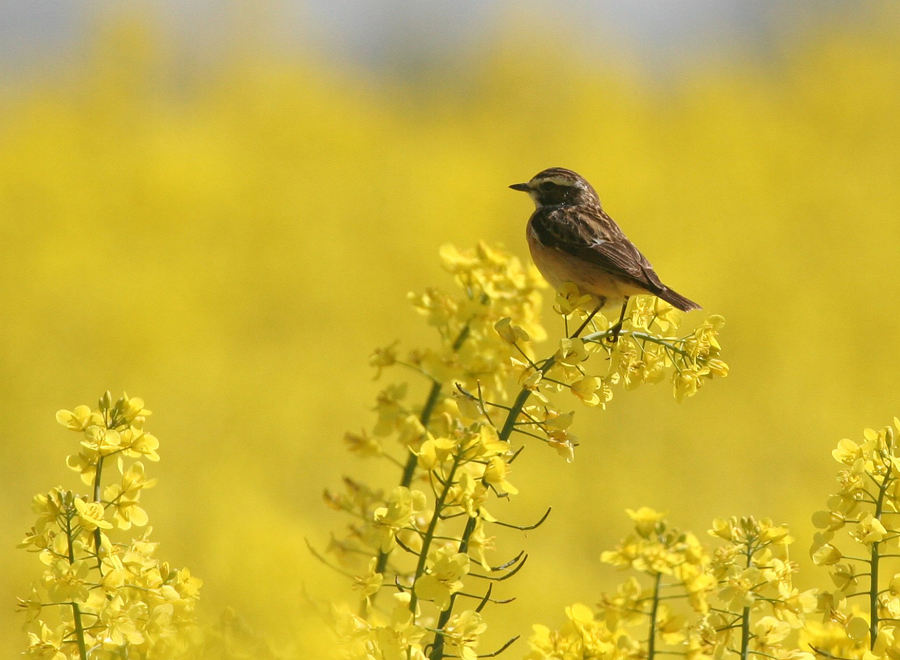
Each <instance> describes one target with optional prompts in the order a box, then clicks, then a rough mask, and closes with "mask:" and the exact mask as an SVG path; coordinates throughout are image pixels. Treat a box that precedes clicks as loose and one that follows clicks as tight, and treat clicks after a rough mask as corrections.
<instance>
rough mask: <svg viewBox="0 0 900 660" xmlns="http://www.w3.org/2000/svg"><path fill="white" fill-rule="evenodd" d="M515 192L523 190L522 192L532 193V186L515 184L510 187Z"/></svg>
mask: <svg viewBox="0 0 900 660" xmlns="http://www.w3.org/2000/svg"><path fill="white" fill-rule="evenodd" d="M510 188H512V189H513V190H521V191H522V192H530V191H531V186H529V185H528V184H527V183H514V184H512V185H511V186H510Z"/></svg>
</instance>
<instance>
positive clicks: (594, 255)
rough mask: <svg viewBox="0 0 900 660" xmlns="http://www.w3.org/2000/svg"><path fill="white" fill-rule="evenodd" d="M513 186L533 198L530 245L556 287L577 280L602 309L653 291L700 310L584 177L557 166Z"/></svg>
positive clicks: (676, 304)
mask: <svg viewBox="0 0 900 660" xmlns="http://www.w3.org/2000/svg"><path fill="white" fill-rule="evenodd" d="M510 188H512V189H513V190H521V191H523V192H527V193H528V194H529V195H530V196H531V198H532V200H534V203H535V207H536V209H535V211H534V213H533V214H532V215H531V218H530V219H529V221H528V227H527V229H526V236H527V238H528V246H529V248H530V249H531V256H532V258H533V259H534V262H535V265H536V266H537V267H538V269H539V270H540V271H541V274H542V275H543V276H544V278H545V279H546V280H547V281H548V282H549V283H550V284H551V285H552V286H553V287H554V288H557V289H558V288H559V287H560V286H561V285H562V284H563V283H564V282H573V283H575V284H576V285H578V288H579V289H580V290H581V291H582V292H584V293H589V294H591V295H592V296H594V297H595V298H597V299H598V304H599V305H601V306H602V305H603V303H605V302H607V301H608V302H617V301H624V302H626V303H627V300H628V297H629V296H633V295H639V294H648V293H649V294H652V295H654V296H658V297H659V298H662V299H663V300H665V301H666V302H668V303H670V304H671V305H673V306H674V307H677V308H678V309H680V310H682V311H685V312H687V311H690V310H692V309H700V305H698V304H697V303H695V302H693V301H692V300H689V299H688V298H685V297H684V296H682V295H681V294H679V293H677V292H675V291H673V290H672V289H670V288H669V287H667V286H666V285H665V284H663V283H662V281H661V280H660V279H659V277H658V276H657V274H656V272H655V271H654V270H653V266H651V265H650V262H649V261H647V258H646V257H645V256H644V255H643V254H641V252H640V250H638V249H637V248H636V247H635V246H634V244H633V243H632V242H631V241H629V240H628V239H627V238H626V237H625V234H624V233H623V232H622V230H621V229H619V226H618V225H617V224H616V223H615V222H614V221H613V219H612V218H610V217H609V216H608V215H607V214H606V212H605V211H604V210H603V207H602V206H601V205H600V197H599V196H598V195H597V192H596V191H595V190H594V189H593V188H592V187H591V184H589V183H588V182H587V181H586V180H585V179H584V178H583V177H581V176H579V175H578V174H576V173H575V172H573V171H572V170H567V169H564V168H561V167H553V168H550V169H547V170H544V171H543V172H540V173H538V174H536V175H535V176H534V177H533V178H532V179H531V181H529V182H528V183H517V184H514V185H512V186H510ZM622 312H623V315H624V308H623V310H622Z"/></svg>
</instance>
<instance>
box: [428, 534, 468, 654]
mask: <svg viewBox="0 0 900 660" xmlns="http://www.w3.org/2000/svg"><path fill="white" fill-rule="evenodd" d="M477 523H478V518H477V517H476V518H469V519H468V520H467V521H466V528H465V529H464V530H463V534H462V537H461V538H460V541H459V552H460V554H465V553H466V552H468V550H469V539H470V538H471V537H472V532H474V531H475V525H476V524H477ZM455 602H456V594H453V595H452V596H450V605H449V606H448V607H447V609H446V610H444V611H443V612H441V616H440V617H438V622H437V629H438V630H439V631H440V630H443V628H444V626H446V625H447V622H448V621H449V620H450V613H451V612H453V603H455ZM443 657H444V635H443V634H441V633H440V632H436V633H435V634H434V645H433V647H432V649H431V653H429V654H428V660H443Z"/></svg>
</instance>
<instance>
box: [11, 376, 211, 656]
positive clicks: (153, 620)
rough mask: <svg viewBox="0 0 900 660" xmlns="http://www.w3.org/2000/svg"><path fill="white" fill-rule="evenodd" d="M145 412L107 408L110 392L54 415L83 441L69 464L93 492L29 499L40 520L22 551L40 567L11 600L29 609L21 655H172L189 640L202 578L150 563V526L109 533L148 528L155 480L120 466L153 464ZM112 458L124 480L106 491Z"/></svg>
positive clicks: (126, 402)
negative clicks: (143, 501) (145, 495)
mask: <svg viewBox="0 0 900 660" xmlns="http://www.w3.org/2000/svg"><path fill="white" fill-rule="evenodd" d="M148 415H150V411H149V410H145V409H144V402H143V401H142V400H141V399H137V398H129V397H128V396H124V397H122V398H120V399H119V400H118V401H116V402H113V400H112V397H111V396H110V394H109V393H108V392H107V393H106V394H105V395H104V396H103V397H102V398H101V399H100V403H99V405H98V407H97V408H95V409H93V410H92V409H91V408H89V407H88V406H78V407H77V408H75V410H74V411H68V410H61V411H59V413H57V416H56V418H57V420H58V421H59V422H60V423H61V424H63V425H64V426H66V427H67V428H69V429H70V430H72V431H75V432H77V433H80V434H81V435H82V436H83V437H82V440H81V443H80V446H81V450H80V452H79V453H78V454H72V455H70V456H69V457H68V459H67V463H68V465H69V467H70V468H71V469H73V470H75V471H76V472H78V473H79V474H80V475H81V479H82V481H83V482H84V484H86V485H87V486H89V487H90V489H91V490H90V492H91V494H90V495H89V496H81V495H78V494H77V493H76V492H74V491H71V490H63V489H62V488H54V489H52V490H51V491H50V492H49V493H47V494H40V495H37V496H35V498H34V503H33V509H34V512H35V513H36V514H37V515H38V521H37V523H36V524H35V526H34V527H32V529H31V531H30V532H29V534H28V535H27V536H26V537H25V539H24V541H22V543H21V544H20V546H19V547H22V548H25V549H27V550H29V551H32V552H36V553H39V554H40V558H41V561H42V562H43V563H44V564H45V565H46V566H47V569H46V570H45V571H44V574H43V576H42V578H41V581H40V584H39V585H36V586H33V587H32V591H31V596H30V597H29V598H27V599H19V601H18V604H19V607H21V608H22V609H23V610H25V612H26V629H28V630H29V633H28V636H29V648H28V651H27V655H28V657H34V658H43V657H52V658H54V660H68V659H69V658H75V657H77V658H79V660H87V658H88V657H98V658H101V657H102V658H112V657H126V656H127V657H129V658H135V659H140V658H158V657H166V658H179V657H183V656H184V655H185V654H187V653H188V652H189V651H190V649H191V648H192V646H193V645H194V642H195V641H196V640H195V638H196V636H197V631H198V629H197V627H196V624H195V622H194V615H193V612H194V605H195V602H196V600H197V598H198V597H199V591H198V590H199V588H200V584H201V583H200V580H198V579H197V578H195V577H192V576H191V574H190V572H189V571H188V570H187V569H182V570H180V571H179V570H174V569H171V568H170V567H169V566H168V564H165V563H162V562H159V561H158V560H157V559H155V558H153V556H152V555H153V552H154V551H155V548H156V546H155V544H153V543H151V542H150V541H149V530H147V531H145V532H144V533H143V534H141V535H140V536H139V537H138V538H135V539H132V540H131V541H130V542H118V541H114V540H113V537H112V536H111V535H112V533H113V530H114V529H115V528H118V529H119V530H128V529H131V528H132V527H143V526H145V525H146V524H147V522H148V517H147V514H146V512H145V511H144V509H142V508H141V507H140V505H139V500H140V495H141V492H142V491H143V490H144V489H146V488H150V487H152V486H154V485H155V484H156V479H146V477H145V474H144V465H143V463H142V462H141V461H137V460H134V461H133V462H131V463H130V464H127V463H126V461H127V459H137V458H142V459H147V460H150V461H156V460H159V455H158V454H157V452H156V449H157V448H158V446H159V442H158V441H157V439H156V438H155V437H154V436H152V435H150V434H149V433H147V432H146V431H145V430H144V423H145V419H146V417H147V416H148ZM111 456H115V457H116V466H117V467H118V471H119V475H120V476H121V478H120V479H119V480H117V481H116V482H114V483H110V484H109V485H107V486H106V488H103V486H102V481H101V477H102V475H103V465H104V462H105V460H106V459H108V458H109V457H111ZM65 610H71V617H68V616H65V615H64V613H63V612H64V611H65ZM54 612H56V613H58V614H59V615H58V616H54ZM88 624H90V625H88Z"/></svg>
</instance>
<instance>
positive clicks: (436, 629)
mask: <svg viewBox="0 0 900 660" xmlns="http://www.w3.org/2000/svg"><path fill="white" fill-rule="evenodd" d="M441 260H442V263H443V265H444V267H445V268H446V269H447V270H448V271H449V272H450V273H451V274H452V275H453V277H454V279H455V282H456V284H457V286H458V287H459V290H460V293H459V294H457V295H456V296H451V295H449V294H446V293H443V292H441V291H438V290H437V289H429V290H427V291H426V292H425V293H424V294H421V295H411V296H410V297H411V300H412V303H413V306H414V307H415V308H416V309H417V310H418V311H419V312H420V313H421V314H422V315H424V316H425V317H426V319H427V321H428V323H429V324H430V325H432V326H434V327H435V328H436V329H437V332H438V334H439V337H440V343H439V346H438V347H437V348H434V349H420V350H413V351H410V352H409V353H408V355H407V356H406V357H401V356H400V353H399V351H398V345H397V343H394V344H391V345H389V346H387V347H385V348H382V349H380V350H377V351H376V352H375V353H374V354H373V355H372V358H371V360H370V363H371V365H372V366H373V367H374V368H375V369H376V377H378V376H380V375H381V374H382V372H383V371H384V370H385V369H388V368H392V367H394V366H395V365H400V366H403V367H406V368H408V369H411V370H413V371H415V372H417V373H419V374H421V375H423V376H425V377H426V378H427V379H428V381H429V382H430V389H429V391H428V394H427V396H426V398H425V401H424V403H423V404H421V405H416V404H413V403H410V402H409V388H408V386H407V384H406V383H393V384H389V385H387V386H386V387H385V388H384V389H383V390H382V391H381V392H380V393H379V394H378V396H377V398H376V403H375V413H376V415H377V419H376V421H375V423H374V425H373V427H372V429H371V431H367V430H363V431H361V432H359V433H348V434H347V435H346V436H345V441H346V443H347V446H348V448H349V449H350V451H352V452H354V453H356V454H358V455H360V456H366V457H375V458H380V459H383V460H387V461H389V462H391V463H394V464H395V465H396V466H397V467H398V468H400V470H401V476H400V482H399V485H397V486H396V487H394V488H393V489H392V490H390V491H388V492H385V491H383V490H379V489H373V488H369V487H367V486H365V485H364V484H361V483H359V482H357V481H355V480H352V479H347V478H345V481H344V486H345V489H344V491H343V492H331V491H326V493H325V499H326V503H327V504H328V505H329V506H331V507H332V508H334V509H337V510H340V511H344V512H346V513H349V514H350V515H351V516H352V517H353V518H354V523H353V524H352V526H351V527H350V531H349V534H348V535H347V536H345V537H344V538H333V539H332V541H331V544H330V546H329V550H330V551H331V553H332V554H333V555H334V556H335V557H336V558H337V559H338V560H339V562H340V564H341V565H342V566H341V567H340V568H339V569H338V570H341V571H344V572H345V573H346V574H347V575H348V577H350V578H351V579H352V583H353V586H354V588H355V589H356V590H357V591H358V593H359V594H360V605H359V607H358V609H357V610H356V611H355V612H351V611H342V612H337V613H336V614H335V628H336V629H337V630H338V637H339V639H340V640H341V644H342V648H343V650H344V652H345V654H346V657H347V658H367V659H368V658H394V657H397V658H400V657H403V658H407V657H409V658H416V657H424V655H426V654H427V655H428V657H429V658H431V659H438V660H439V659H440V658H442V657H444V654H445V652H446V653H451V654H453V655H456V656H459V657H463V658H474V657H476V655H477V651H476V650H475V649H476V648H477V646H478V638H479V636H480V634H481V633H482V632H483V631H484V629H485V628H486V624H485V622H484V621H483V619H482V616H481V610H482V608H483V607H484V606H486V605H487V604H488V603H502V602H504V601H498V600H496V599H493V598H492V597H491V594H492V587H491V586H487V585H491V584H493V583H494V582H495V581H498V580H503V579H506V577H509V576H510V575H512V574H514V573H515V572H516V571H517V570H518V568H519V567H520V566H521V565H522V562H521V560H522V555H520V556H519V557H517V558H516V559H514V560H513V561H511V562H507V563H506V564H504V565H502V566H500V567H497V568H492V567H491V564H490V563H489V562H488V559H487V556H486V555H487V553H488V552H489V551H490V550H491V549H492V547H493V538H492V537H491V536H490V535H489V534H488V532H487V528H488V527H489V526H490V525H494V524H497V525H506V526H510V527H515V526H514V525H509V524H507V523H503V522H501V521H498V520H496V518H495V517H494V515H493V514H492V513H491V509H492V502H493V501H494V500H496V498H509V497H511V496H513V495H516V494H517V493H518V492H519V491H518V488H517V486H516V485H515V484H514V483H513V481H514V480H513V479H512V476H511V474H512V464H513V461H514V460H515V458H516V456H517V455H518V452H519V451H521V448H518V449H517V448H515V447H514V446H513V444H512V441H513V438H514V435H516V434H518V436H521V437H526V438H527V437H533V438H536V439H538V440H541V441H544V442H546V443H547V444H548V445H550V446H551V447H553V448H554V449H556V450H557V452H559V453H560V454H561V455H562V456H564V457H565V458H567V459H568V460H572V457H573V455H574V448H575V446H576V444H577V441H576V439H575V437H574V435H572V433H571V432H570V427H571V425H572V421H573V418H574V413H572V412H567V411H565V409H561V408H560V407H559V404H558V403H556V402H554V397H556V396H559V394H558V393H561V392H564V391H566V390H568V391H569V392H570V393H571V394H572V395H573V396H574V397H575V398H576V399H578V400H580V401H582V402H583V403H585V404H587V405H589V406H604V405H605V403H606V402H607V401H608V400H609V399H610V397H611V396H612V391H611V385H613V384H615V383H617V382H620V381H622V380H624V381H625V382H626V383H628V384H630V386H634V385H635V384H637V383H638V382H644V381H652V380H657V374H659V375H660V376H661V375H663V374H664V372H665V371H666V370H667V369H672V370H673V372H674V373H675V374H676V375H679V374H680V375H679V378H682V379H684V378H686V376H685V375H684V374H687V373H689V372H690V373H695V374H696V378H700V377H701V376H711V375H712V374H713V373H718V374H719V375H724V372H725V369H726V367H725V366H724V363H721V362H716V361H717V360H718V359H719V358H718V352H719V345H718V343H717V341H716V331H717V329H718V328H719V327H720V325H721V323H720V322H719V321H718V320H717V319H715V318H713V319H712V321H709V322H707V323H705V324H703V325H701V326H700V327H699V328H698V329H697V330H695V331H694V332H693V333H692V334H690V335H688V336H686V337H683V338H680V339H679V338H674V337H670V336H668V334H662V333H663V332H666V333H668V332H669V331H672V330H674V329H675V328H676V327H677V322H678V320H679V319H680V317H679V316H678V314H679V313H678V312H677V311H676V310H674V309H672V308H671V307H670V306H667V305H665V303H662V302H661V301H656V302H654V301H652V300H650V299H649V298H648V299H647V300H644V299H642V298H641V299H637V300H636V301H635V302H634V304H633V307H632V312H631V315H630V316H629V318H628V319H627V322H626V323H625V325H624V327H623V328H622V331H621V334H620V335H619V336H616V335H615V334H614V333H612V332H611V331H609V330H608V328H607V325H608V323H607V322H606V320H605V319H604V318H603V317H602V316H596V317H594V318H593V319H591V318H589V317H588V315H587V314H586V313H585V312H584V310H582V309H581V306H582V305H583V304H584V303H585V299H584V297H583V296H581V295H580V294H579V293H578V292H577V290H575V289H574V288H572V287H569V288H564V289H563V291H561V292H560V293H559V295H558V296H557V300H556V311H557V312H558V313H559V314H561V316H562V320H563V326H564V327H565V329H566V333H565V337H563V338H561V339H560V340H559V341H558V343H557V347H556V348H555V349H554V350H553V352H552V353H551V354H550V355H549V356H547V357H545V358H543V359H537V358H536V357H535V356H536V354H537V350H536V348H535V344H536V342H540V341H543V340H544V339H545V338H546V332H545V331H544V329H543V327H542V326H541V324H540V320H539V310H540V303H541V296H540V293H539V291H538V289H539V288H540V287H541V286H543V282H542V280H541V279H540V276H539V275H538V274H537V272H536V271H535V270H534V269H533V268H525V267H523V266H522V264H521V263H520V262H519V260H518V259H516V258H515V257H512V256H510V255H509V254H507V253H505V252H503V251H502V250H499V249H497V248H493V247H490V246H488V245H486V244H484V243H481V244H479V245H478V246H477V247H475V248H474V249H472V250H466V251H461V250H457V249H456V248H453V247H450V246H447V247H444V248H443V249H442V250H441ZM570 321H578V322H579V323H580V326H579V327H578V329H574V328H573V329H572V331H571V332H570V329H569V323H570ZM600 328H603V329H600ZM586 330H590V331H591V334H587V335H584V336H582V332H583V331H586ZM597 353H600V354H602V355H603V356H604V357H608V358H610V360H608V362H606V364H607V365H608V366H606V367H605V372H604V373H602V374H601V375H595V374H590V373H589V372H588V371H587V369H586V363H587V362H588V361H589V360H590V358H591V357H592V356H593V355H594V354H597ZM651 371H652V375H651ZM626 372H627V375H625V374H626ZM695 380H696V379H695ZM678 382H681V381H677V382H676V390H677V392H683V393H685V394H692V393H693V392H694V391H696V384H695V385H692V386H690V387H688V386H686V385H679V384H678ZM685 382H686V381H685ZM691 388H693V389H691ZM688 390H691V391H688ZM388 438H393V439H394V440H396V443H397V445H399V448H400V455H399V456H398V455H396V450H395V449H391V448H390V446H388V445H387V444H386V443H385V440H386V439H388ZM538 524H540V522H539V523H538ZM519 529H525V528H522V527H520V528H519ZM673 543H674V541H673ZM679 543H680V544H681V545H680V546H679V549H678V550H677V551H676V550H675V549H672V550H671V551H672V552H673V553H675V552H681V555H680V557H681V559H680V560H679V564H680V565H679V567H678V568H677V572H678V574H679V575H680V576H682V577H681V579H683V580H684V582H685V584H688V583H691V588H693V589H694V590H695V591H701V588H700V587H699V586H698V585H697V584H693V583H692V582H691V580H693V579H694V578H695V577H696V576H695V575H694V576H692V575H693V574H692V573H691V569H690V568H689V567H687V565H686V564H685V562H684V559H683V558H684V556H686V554H687V553H688V549H687V548H686V547H685V548H682V547H681V546H684V545H685V544H687V545H690V543H691V540H690V539H687V540H686V539H684V538H682V539H681V540H680V541H679ZM673 561H674V560H673ZM673 566H674V564H673ZM673 570H675V569H674V568H673ZM479 580H487V581H486V582H479ZM479 585H483V586H481V587H479ZM386 588H387V589H392V590H393V591H394V592H395V593H393V597H394V603H393V606H392V607H391V608H390V611H388V612H385V611H384V610H383V607H378V606H377V604H376V601H377V599H378V596H379V592H380V591H382V590H383V589H386ZM459 598H466V599H472V600H473V601H474V602H472V605H473V609H463V610H462V611H460V612H455V611H454V605H455V603H456V601H457V599H459ZM479 601H480V605H477V603H478V602H479ZM476 606H477V607H476ZM576 618H577V617H576ZM601 621H602V620H601ZM578 622H579V624H578V625H581V623H584V621H583V620H582V619H581V618H578ZM573 625H574V624H573ZM585 625H587V624H585ZM598 625H600V624H598ZM603 625H606V624H603Z"/></svg>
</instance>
